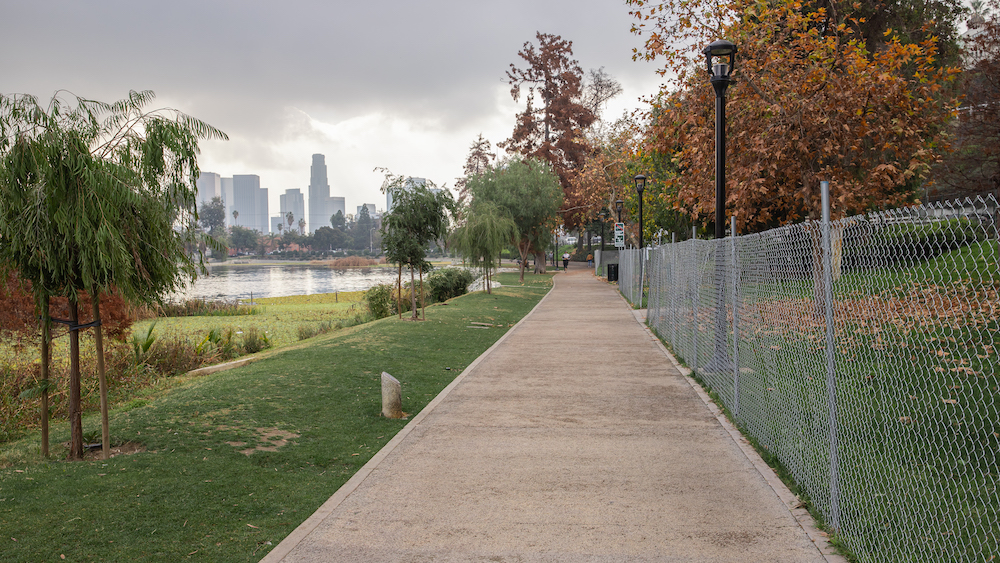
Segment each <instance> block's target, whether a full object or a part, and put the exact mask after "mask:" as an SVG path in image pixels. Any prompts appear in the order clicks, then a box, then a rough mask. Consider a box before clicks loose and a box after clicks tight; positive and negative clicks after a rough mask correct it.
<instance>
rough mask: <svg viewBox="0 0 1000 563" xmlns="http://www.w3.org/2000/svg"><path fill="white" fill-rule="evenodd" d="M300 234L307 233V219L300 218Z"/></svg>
mask: <svg viewBox="0 0 1000 563" xmlns="http://www.w3.org/2000/svg"><path fill="white" fill-rule="evenodd" d="M299 234H303V235H304V234H306V220H305V219H299Z"/></svg>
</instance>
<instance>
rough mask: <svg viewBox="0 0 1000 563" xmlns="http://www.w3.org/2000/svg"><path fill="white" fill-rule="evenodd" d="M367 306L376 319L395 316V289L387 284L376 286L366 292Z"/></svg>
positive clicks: (365, 300) (365, 301)
mask: <svg viewBox="0 0 1000 563" xmlns="http://www.w3.org/2000/svg"><path fill="white" fill-rule="evenodd" d="M364 303H365V306H367V307H368V311H369V312H370V313H371V314H372V316H373V317H375V318H376V319H383V318H385V317H388V316H390V315H392V314H393V312H394V311H393V309H394V308H395V305H394V303H395V300H394V299H393V287H392V286H391V285H389V284H387V283H380V284H378V285H374V286H372V287H370V288H369V289H368V291H365V295H364Z"/></svg>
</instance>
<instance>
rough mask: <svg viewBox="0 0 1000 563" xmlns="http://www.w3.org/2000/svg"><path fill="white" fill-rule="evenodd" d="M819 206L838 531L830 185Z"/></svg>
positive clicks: (833, 509) (824, 185) (833, 510)
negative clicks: (821, 227) (821, 218)
mask: <svg viewBox="0 0 1000 563" xmlns="http://www.w3.org/2000/svg"><path fill="white" fill-rule="evenodd" d="M820 190H821V191H822V203H823V276H822V280H823V286H824V287H823V297H824V301H825V302H826V303H825V311H824V316H825V317H826V402H827V406H828V408H829V414H830V524H831V525H832V526H833V528H834V529H835V530H839V529H840V483H839V480H840V475H839V473H840V471H839V467H838V466H839V463H838V462H839V460H838V452H837V375H836V364H835V359H834V334H833V245H832V244H831V240H830V182H826V181H824V182H820Z"/></svg>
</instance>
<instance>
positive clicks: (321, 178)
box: [306, 154, 345, 233]
mask: <svg viewBox="0 0 1000 563" xmlns="http://www.w3.org/2000/svg"><path fill="white" fill-rule="evenodd" d="M337 211H340V212H341V213H345V206H344V198H342V197H330V184H329V183H328V182H327V176H326V157H325V156H323V155H321V154H314V155H312V166H311V167H310V168H309V218H308V219H307V221H306V222H307V223H308V225H307V228H308V229H309V232H310V233H315V232H316V229H318V228H320V227H329V226H330V217H331V216H333V214H335V213H336V212H337Z"/></svg>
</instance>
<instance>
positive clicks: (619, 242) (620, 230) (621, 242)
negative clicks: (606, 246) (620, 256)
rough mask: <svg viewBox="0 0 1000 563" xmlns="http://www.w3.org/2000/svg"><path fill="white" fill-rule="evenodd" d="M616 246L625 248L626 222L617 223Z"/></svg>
mask: <svg viewBox="0 0 1000 563" xmlns="http://www.w3.org/2000/svg"><path fill="white" fill-rule="evenodd" d="M615 247H616V248H619V249H621V248H625V223H615Z"/></svg>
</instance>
